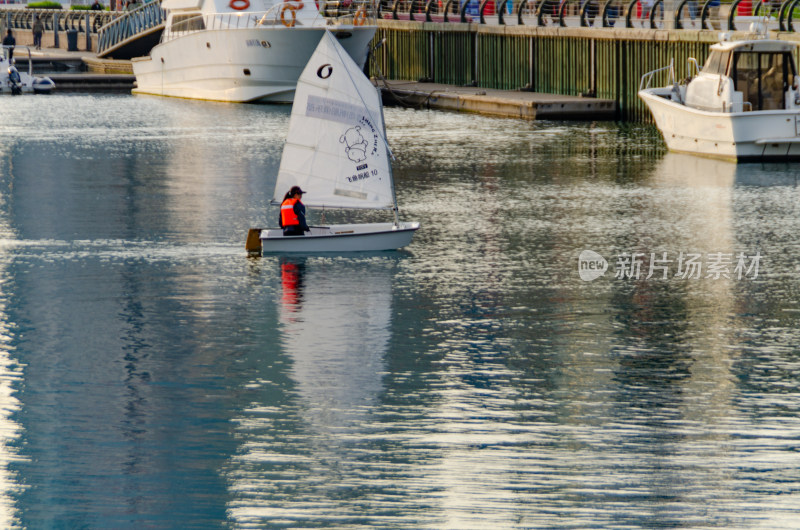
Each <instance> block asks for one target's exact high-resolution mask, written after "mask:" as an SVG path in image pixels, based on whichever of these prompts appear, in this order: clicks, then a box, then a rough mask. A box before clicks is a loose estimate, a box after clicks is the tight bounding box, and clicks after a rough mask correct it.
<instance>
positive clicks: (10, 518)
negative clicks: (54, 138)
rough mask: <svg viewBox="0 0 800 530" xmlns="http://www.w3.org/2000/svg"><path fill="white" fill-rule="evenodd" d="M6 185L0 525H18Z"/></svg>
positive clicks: (1, 190)
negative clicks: (13, 463)
mask: <svg viewBox="0 0 800 530" xmlns="http://www.w3.org/2000/svg"><path fill="white" fill-rule="evenodd" d="M8 165H9V160H8V158H7V153H6V152H5V149H4V147H3V146H0V177H3V176H5V175H7V171H8V170H7V168H8ZM7 185H8V184H7V183H6V182H4V183H3V185H2V187H0V528H21V525H20V519H19V515H18V509H17V506H16V502H15V499H14V495H15V494H16V493H17V492H18V491H19V488H20V484H19V479H18V476H17V474H16V473H15V472H14V471H12V470H11V469H10V464H11V463H12V462H15V461H18V460H20V456H19V455H18V453H17V451H16V450H15V449H14V446H15V444H16V443H17V442H18V440H19V438H20V435H21V432H22V428H21V426H20V425H19V424H18V423H17V422H16V421H15V420H14V419H13V418H14V415H15V414H17V413H18V411H19V410H20V402H19V399H18V398H17V396H16V395H15V387H16V386H17V385H18V384H19V382H20V381H22V370H21V367H20V366H19V364H18V361H17V360H16V359H15V357H14V352H15V346H14V334H15V332H16V331H17V330H16V327H17V324H16V323H15V321H14V319H13V317H12V315H10V314H9V305H10V304H11V298H12V297H13V284H14V278H13V274H12V273H11V272H10V271H9V270H8V269H9V265H10V264H11V261H12V259H13V252H14V247H15V245H14V241H15V239H16V234H15V233H14V231H13V229H12V228H11V227H10V226H9V223H8V216H7V215H6V214H5V211H6V208H7V206H8V199H9V196H10V193H9V188H8V187H7Z"/></svg>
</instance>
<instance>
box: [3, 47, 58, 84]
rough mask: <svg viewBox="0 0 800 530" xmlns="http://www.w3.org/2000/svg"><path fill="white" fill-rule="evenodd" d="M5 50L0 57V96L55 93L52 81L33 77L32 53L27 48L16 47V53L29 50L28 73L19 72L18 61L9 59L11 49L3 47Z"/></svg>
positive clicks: (46, 78)
mask: <svg viewBox="0 0 800 530" xmlns="http://www.w3.org/2000/svg"><path fill="white" fill-rule="evenodd" d="M3 48H4V49H3V53H2V55H0V94H11V95H18V94H30V93H33V94H49V93H50V92H52V91H53V89H54V88H55V87H56V84H55V83H54V82H53V80H52V79H50V78H49V77H40V76H34V75H33V61H31V51H30V49H28V47H27V46H14V51H15V52H16V53H19V52H20V51H23V50H27V52H28V71H27V72H24V71H23V72H20V71H19V70H17V66H16V60H15V59H13V58H9V57H8V55H9V54H8V48H9V47H7V46H3Z"/></svg>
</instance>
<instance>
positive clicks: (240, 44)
mask: <svg viewBox="0 0 800 530" xmlns="http://www.w3.org/2000/svg"><path fill="white" fill-rule="evenodd" d="M320 5H322V3H320ZM162 7H163V8H164V9H165V11H166V13H167V17H166V23H165V27H164V32H163V33H162V36H161V42H160V43H159V44H158V45H156V46H155V47H154V48H153V49H152V50H151V51H150V55H149V56H148V57H139V58H134V59H133V61H132V62H133V73H134V74H135V75H136V88H135V89H134V90H133V92H134V93H135V94H152V95H158V96H172V97H180V98H191V99H204V100H211V101H226V102H234V103H260V102H275V103H290V102H291V101H292V100H293V98H294V89H295V85H296V84H297V79H298V78H299V77H300V73H301V72H302V71H303V68H304V67H305V65H306V63H307V62H308V60H309V58H310V57H311V54H312V53H313V52H314V49H315V48H316V47H317V44H318V43H319V41H320V39H321V38H322V35H323V33H324V31H325V30H326V29H327V30H330V31H331V32H333V34H334V35H335V36H336V38H337V39H338V40H339V42H340V43H341V45H342V46H343V47H344V49H345V50H347V53H348V54H349V55H350V56H351V57H352V58H353V60H355V62H356V63H357V64H358V65H359V66H360V67H362V68H363V66H364V63H365V62H366V60H367V52H368V51H369V45H370V42H371V40H372V38H373V36H374V35H375V31H376V29H377V25H376V22H375V19H374V12H375V8H374V7H373V5H372V4H370V3H359V2H357V1H356V2H352V3H351V4H349V8H348V9H347V10H346V11H347V14H345V15H342V16H340V17H337V18H332V17H327V18H326V17H323V16H322V15H321V14H320V12H319V10H318V9H317V7H316V5H315V2H311V1H308V0H305V1H301V0H287V1H280V0H164V1H163V2H162Z"/></svg>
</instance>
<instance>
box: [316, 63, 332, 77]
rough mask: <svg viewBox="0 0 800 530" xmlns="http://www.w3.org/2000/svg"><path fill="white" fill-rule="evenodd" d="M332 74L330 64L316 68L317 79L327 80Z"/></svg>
mask: <svg viewBox="0 0 800 530" xmlns="http://www.w3.org/2000/svg"><path fill="white" fill-rule="evenodd" d="M332 73H333V66H331V65H330V64H323V65H322V66H320V67H319V68H317V77H319V78H320V79H328V78H329V77H330V76H331V74H332Z"/></svg>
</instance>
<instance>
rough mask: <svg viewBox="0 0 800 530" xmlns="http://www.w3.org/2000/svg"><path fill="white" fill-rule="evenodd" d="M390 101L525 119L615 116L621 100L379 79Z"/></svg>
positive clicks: (422, 106)
mask: <svg viewBox="0 0 800 530" xmlns="http://www.w3.org/2000/svg"><path fill="white" fill-rule="evenodd" d="M376 84H377V85H378V86H380V87H381V92H382V96H383V101H384V103H385V104H386V105H400V106H408V107H415V108H428V109H438V110H451V111H458V112H472V113H476V114H485V115H490V116H501V117H506V118H520V119H523V120H613V119H615V117H616V113H617V103H616V101H614V100H612V99H598V98H594V97H588V96H561V95H557V94H544V93H541V92H528V91H524V90H496V89H490V88H477V87H457V86H452V85H443V84H439V83H424V82H413V81H394V80H381V81H376Z"/></svg>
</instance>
